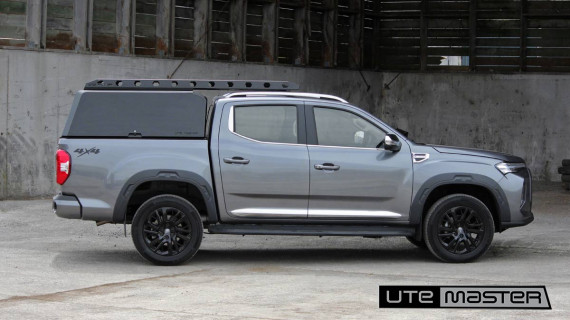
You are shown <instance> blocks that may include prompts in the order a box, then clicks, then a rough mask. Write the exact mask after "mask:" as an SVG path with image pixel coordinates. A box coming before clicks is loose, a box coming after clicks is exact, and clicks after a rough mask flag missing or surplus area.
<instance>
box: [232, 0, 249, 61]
mask: <svg viewBox="0 0 570 320" xmlns="http://www.w3.org/2000/svg"><path fill="white" fill-rule="evenodd" d="M230 1H231V2H230V41H231V48H230V58H231V60H232V61H243V60H244V57H245V15H246V9H247V1H246V0H230Z"/></svg>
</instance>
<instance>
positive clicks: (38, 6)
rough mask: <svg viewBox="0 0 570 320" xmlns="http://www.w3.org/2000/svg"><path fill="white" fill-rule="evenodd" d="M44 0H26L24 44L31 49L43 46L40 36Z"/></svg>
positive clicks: (43, 42)
mask: <svg viewBox="0 0 570 320" xmlns="http://www.w3.org/2000/svg"><path fill="white" fill-rule="evenodd" d="M45 2H46V1H45V0H28V3H27V10H26V46H27V47H28V48H32V49H39V48H44V47H45V41H42V40H43V37H42V32H43V30H44V28H43V17H44V15H45V10H44V8H46V6H45Z"/></svg>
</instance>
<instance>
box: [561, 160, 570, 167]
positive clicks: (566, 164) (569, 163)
mask: <svg viewBox="0 0 570 320" xmlns="http://www.w3.org/2000/svg"><path fill="white" fill-rule="evenodd" d="M562 165H563V166H565V167H570V159H564V160H562Z"/></svg>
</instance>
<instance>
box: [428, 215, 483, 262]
mask: <svg viewBox="0 0 570 320" xmlns="http://www.w3.org/2000/svg"><path fill="white" fill-rule="evenodd" d="M437 233H438V238H439V241H440V243H441V244H442V245H443V247H444V248H445V249H446V250H447V251H449V252H451V253H454V254H463V253H469V252H471V251H473V250H475V249H476V248H477V247H478V246H479V244H480V243H481V239H482V238H483V236H484V234H485V229H484V227H483V222H482V221H481V218H480V215H479V213H477V212H476V211H475V210H473V209H471V208H468V207H454V208H451V209H449V210H448V211H447V212H446V213H445V214H444V215H443V217H442V219H441V221H440V223H439V225H438V229H437Z"/></svg>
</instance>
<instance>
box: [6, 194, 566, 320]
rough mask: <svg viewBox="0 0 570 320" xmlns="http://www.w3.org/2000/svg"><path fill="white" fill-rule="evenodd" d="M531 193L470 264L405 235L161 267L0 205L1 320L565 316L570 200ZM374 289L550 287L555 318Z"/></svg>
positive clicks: (233, 242)
mask: <svg viewBox="0 0 570 320" xmlns="http://www.w3.org/2000/svg"><path fill="white" fill-rule="evenodd" d="M537 189H538V190H535V194H534V197H535V198H534V199H535V202H534V208H533V211H534V212H535V217H536V220H535V222H533V223H532V224H530V225H529V226H527V227H523V228H517V229H511V230H508V231H506V232H504V233H503V234H496V235H495V240H494V244H493V246H492V247H491V249H490V251H489V252H488V253H487V254H486V255H485V256H484V257H483V258H482V259H480V260H478V261H477V262H475V263H470V264H460V265H458V264H445V263H441V262H438V261H436V260H434V258H432V256H431V254H430V253H429V252H428V251H425V250H422V249H418V248H416V247H414V246H413V245H411V244H409V243H408V242H407V241H406V240H405V239H403V238H384V239H363V238H348V237H339V238H335V237H323V238H318V237H268V236H246V237H241V236H229V235H206V236H205V239H204V241H203V242H202V248H201V250H200V251H199V252H198V254H197V255H196V257H195V258H194V259H193V260H192V261H191V262H189V263H187V264H185V265H182V266H177V267H157V266H153V265H151V264H149V263H147V262H146V261H144V260H143V259H142V258H141V257H140V256H139V255H138V253H137V252H136V251H135V249H134V246H133V244H132V242H131V239H130V237H128V238H124V237H123V229H122V226H116V225H105V226H101V227H96V226H95V223H92V222H84V221H74V220H65V219H60V218H57V217H56V216H55V215H54V214H53V213H52V212H51V202H50V200H33V201H4V202H0V257H1V258H0V259H1V261H2V263H0V315H1V316H0V318H2V319H10V318H14V319H21V318H34V319H50V318H63V317H66V318H71V317H75V318H95V319H99V318H103V319H106V318H109V317H121V318H124V319H131V318H132V319H134V318H139V317H141V316H143V317H145V318H158V317H160V316H167V317H168V318H174V319H176V318H185V319H188V318H214V319H246V318H247V319H290V318H294V319H314V318H321V319H334V318H346V319H363V318H376V319H380V318H398V319H417V318H419V317H421V318H428V319H430V318H434V319H435V318H438V319H439V318H455V317H461V318H463V317H471V316H474V317H477V318H493V319H496V318H510V319H520V318H531V317H540V318H541V319H542V318H551V319H562V318H565V319H570V233H569V232H568V227H570V210H569V209H570V192H568V191H564V190H563V189H562V188H561V187H560V186H559V185H547V186H541V187H539V188H537ZM379 285H546V288H547V290H548V293H549V296H550V301H551V304H552V310H540V311H528V310H465V309H461V310H456V309H454V310H450V309H439V310H437V309H423V310H411V309H396V310H394V309H391V310H389V309H379V308H378V286H379Z"/></svg>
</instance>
